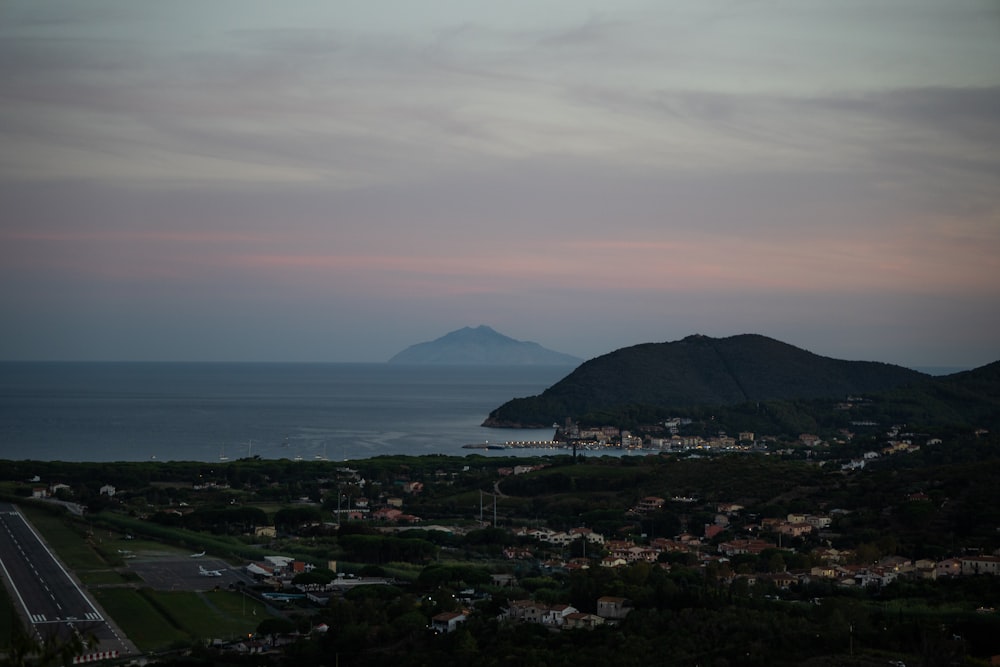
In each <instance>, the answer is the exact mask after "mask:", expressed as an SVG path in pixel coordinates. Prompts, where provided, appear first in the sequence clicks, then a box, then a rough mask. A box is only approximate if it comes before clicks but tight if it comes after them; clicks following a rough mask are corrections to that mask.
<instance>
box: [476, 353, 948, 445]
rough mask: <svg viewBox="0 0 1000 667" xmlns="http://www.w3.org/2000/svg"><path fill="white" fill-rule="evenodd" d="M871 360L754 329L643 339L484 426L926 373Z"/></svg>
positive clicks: (828, 392) (514, 403) (720, 401)
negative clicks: (827, 353)
mask: <svg viewBox="0 0 1000 667" xmlns="http://www.w3.org/2000/svg"><path fill="white" fill-rule="evenodd" d="M929 377H930V376H927V375H925V374H923V373H919V372H917V371H914V370H911V369H908V368H903V367H902V366H894V365H891V364H885V363H879V362H872V361H842V360H838V359H831V358H829V357H822V356H819V355H817V354H813V353H812V352H808V351H806V350H802V349H800V348H797V347H794V346H792V345H788V344H787V343H782V342H780V341H777V340H774V339H772V338H768V337H766V336H760V335H756V334H743V335H739V336H731V337H728V338H710V337H708V336H701V335H694V336H688V337H687V338H684V339H683V340H679V341H675V342H670V343H645V344H642V345H635V346H632V347H627V348H623V349H620V350H616V351H614V352H611V353H609V354H606V355H603V356H600V357H596V358H594V359H591V360H590V361H587V362H585V363H584V364H582V365H581V366H580V367H578V368H577V369H576V370H574V371H573V372H572V373H570V374H569V375H568V376H566V377H565V378H563V379H562V380H560V381H559V382H558V383H556V384H555V385H553V386H551V387H549V388H548V389H546V390H545V391H544V392H543V393H542V394H541V395H539V396H532V397H529V398H516V399H513V400H511V401H508V402H507V403H505V404H504V405H502V406H500V407H499V408H497V409H496V410H494V411H493V412H491V413H490V415H489V417H488V418H487V420H486V422H485V423H484V425H485V426H513V427H540V426H548V425H549V424H551V423H553V422H560V423H561V422H562V420H564V419H565V418H566V417H578V416H580V415H583V414H587V413H592V412H598V411H604V410H613V409H615V408H618V407H621V406H625V405H655V406H664V407H676V408H683V407H691V406H713V405H734V404H740V403H746V402H748V401H765V400H770V399H806V398H827V397H829V398H834V397H844V396H847V395H849V394H852V393H860V392H874V391H881V390H885V389H891V388H894V387H899V386H901V385H904V384H907V383H910V382H915V381H918V380H923V379H927V378H929Z"/></svg>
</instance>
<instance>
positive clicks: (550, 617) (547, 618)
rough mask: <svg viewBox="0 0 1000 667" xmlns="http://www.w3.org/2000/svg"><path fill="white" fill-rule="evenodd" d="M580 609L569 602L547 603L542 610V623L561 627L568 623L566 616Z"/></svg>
mask: <svg viewBox="0 0 1000 667" xmlns="http://www.w3.org/2000/svg"><path fill="white" fill-rule="evenodd" d="M578 611H579V610H578V609H576V608H575V607H572V606H570V605H568V604H553V605H546V607H545V609H544V610H543V611H542V616H541V622H542V625H549V626H555V627H561V626H563V625H565V624H566V617H567V616H569V615H570V614H575V613H577V612H578Z"/></svg>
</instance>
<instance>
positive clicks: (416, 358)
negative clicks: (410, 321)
mask: <svg viewBox="0 0 1000 667" xmlns="http://www.w3.org/2000/svg"><path fill="white" fill-rule="evenodd" d="M581 361H582V360H581V359H578V358H577V357H574V356H572V355H569V354H563V353H562V352H555V351H553V350H549V349H547V348H544V347H542V346H541V345H539V344H538V343H533V342H530V341H520V340H516V339H514V338H511V337H510V336H505V335H503V334H502V333H500V332H498V331H496V330H495V329H493V328H492V327H489V326H486V325H485V324H480V325H479V326H477V327H463V328H461V329H456V330H455V331H451V332H449V333H447V334H445V335H444V336H441V337H440V338H437V339H435V340H432V341H428V342H425V343H417V344H416V345H411V346H410V347H408V348H406V349H405V350H403V351H402V352H400V353H398V354H396V355H395V356H393V357H392V358H391V359H389V363H390V364H436V365H470V366H472V365H495V366H520V365H535V366H576V365H578V364H580V362H581Z"/></svg>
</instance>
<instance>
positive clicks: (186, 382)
mask: <svg viewBox="0 0 1000 667" xmlns="http://www.w3.org/2000/svg"><path fill="white" fill-rule="evenodd" d="M570 370H571V369H570V368H566V367H558V368H557V367H530V366H529V367H500V368H497V367H421V366H397V365H389V364H178V363H0V459H14V460H21V459H33V460H62V461H142V460H150V459H154V458H155V459H157V460H192V461H218V460H219V459H220V458H221V457H226V458H229V459H236V458H241V457H244V456H247V455H259V456H261V457H262V458H272V459H276V458H288V459H296V458H299V457H301V458H302V459H303V460H305V459H316V458H319V457H326V458H329V459H331V460H344V459H360V458H369V457H372V456H379V455H383V454H407V455H423V454H448V455H460V456H461V455H467V454H470V453H474V452H472V451H470V450H468V449H463V448H462V446H463V445H465V444H470V443H483V442H486V441H490V442H504V441H507V440H548V439H550V438H551V437H552V435H553V433H554V430H553V429H544V430H509V429H487V428H482V427H480V426H479V425H480V424H481V423H482V422H483V420H484V419H485V418H486V416H487V415H488V414H489V412H490V411H491V410H492V409H494V408H496V407H498V406H499V405H501V404H502V403H504V402H505V401H507V400H509V399H511V398H514V397H520V396H530V395H534V394H538V393H541V392H542V391H543V390H544V389H545V388H546V387H549V386H550V385H552V384H554V383H555V382H557V381H558V380H560V379H562V378H563V377H565V376H566V375H567V374H569V372H570ZM475 453H481V454H488V453H497V452H490V451H487V450H476V452H475ZM505 453H506V454H510V453H511V452H505ZM524 453H525V454H537V453H540V452H538V451H537V450H534V451H533V450H526V451H525V452H524Z"/></svg>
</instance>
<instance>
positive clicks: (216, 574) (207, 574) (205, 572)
mask: <svg viewBox="0 0 1000 667" xmlns="http://www.w3.org/2000/svg"><path fill="white" fill-rule="evenodd" d="M198 574H200V575H201V576H203V577H221V576H222V570H206V569H205V568H203V567H202V566H201V565H199V566H198Z"/></svg>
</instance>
